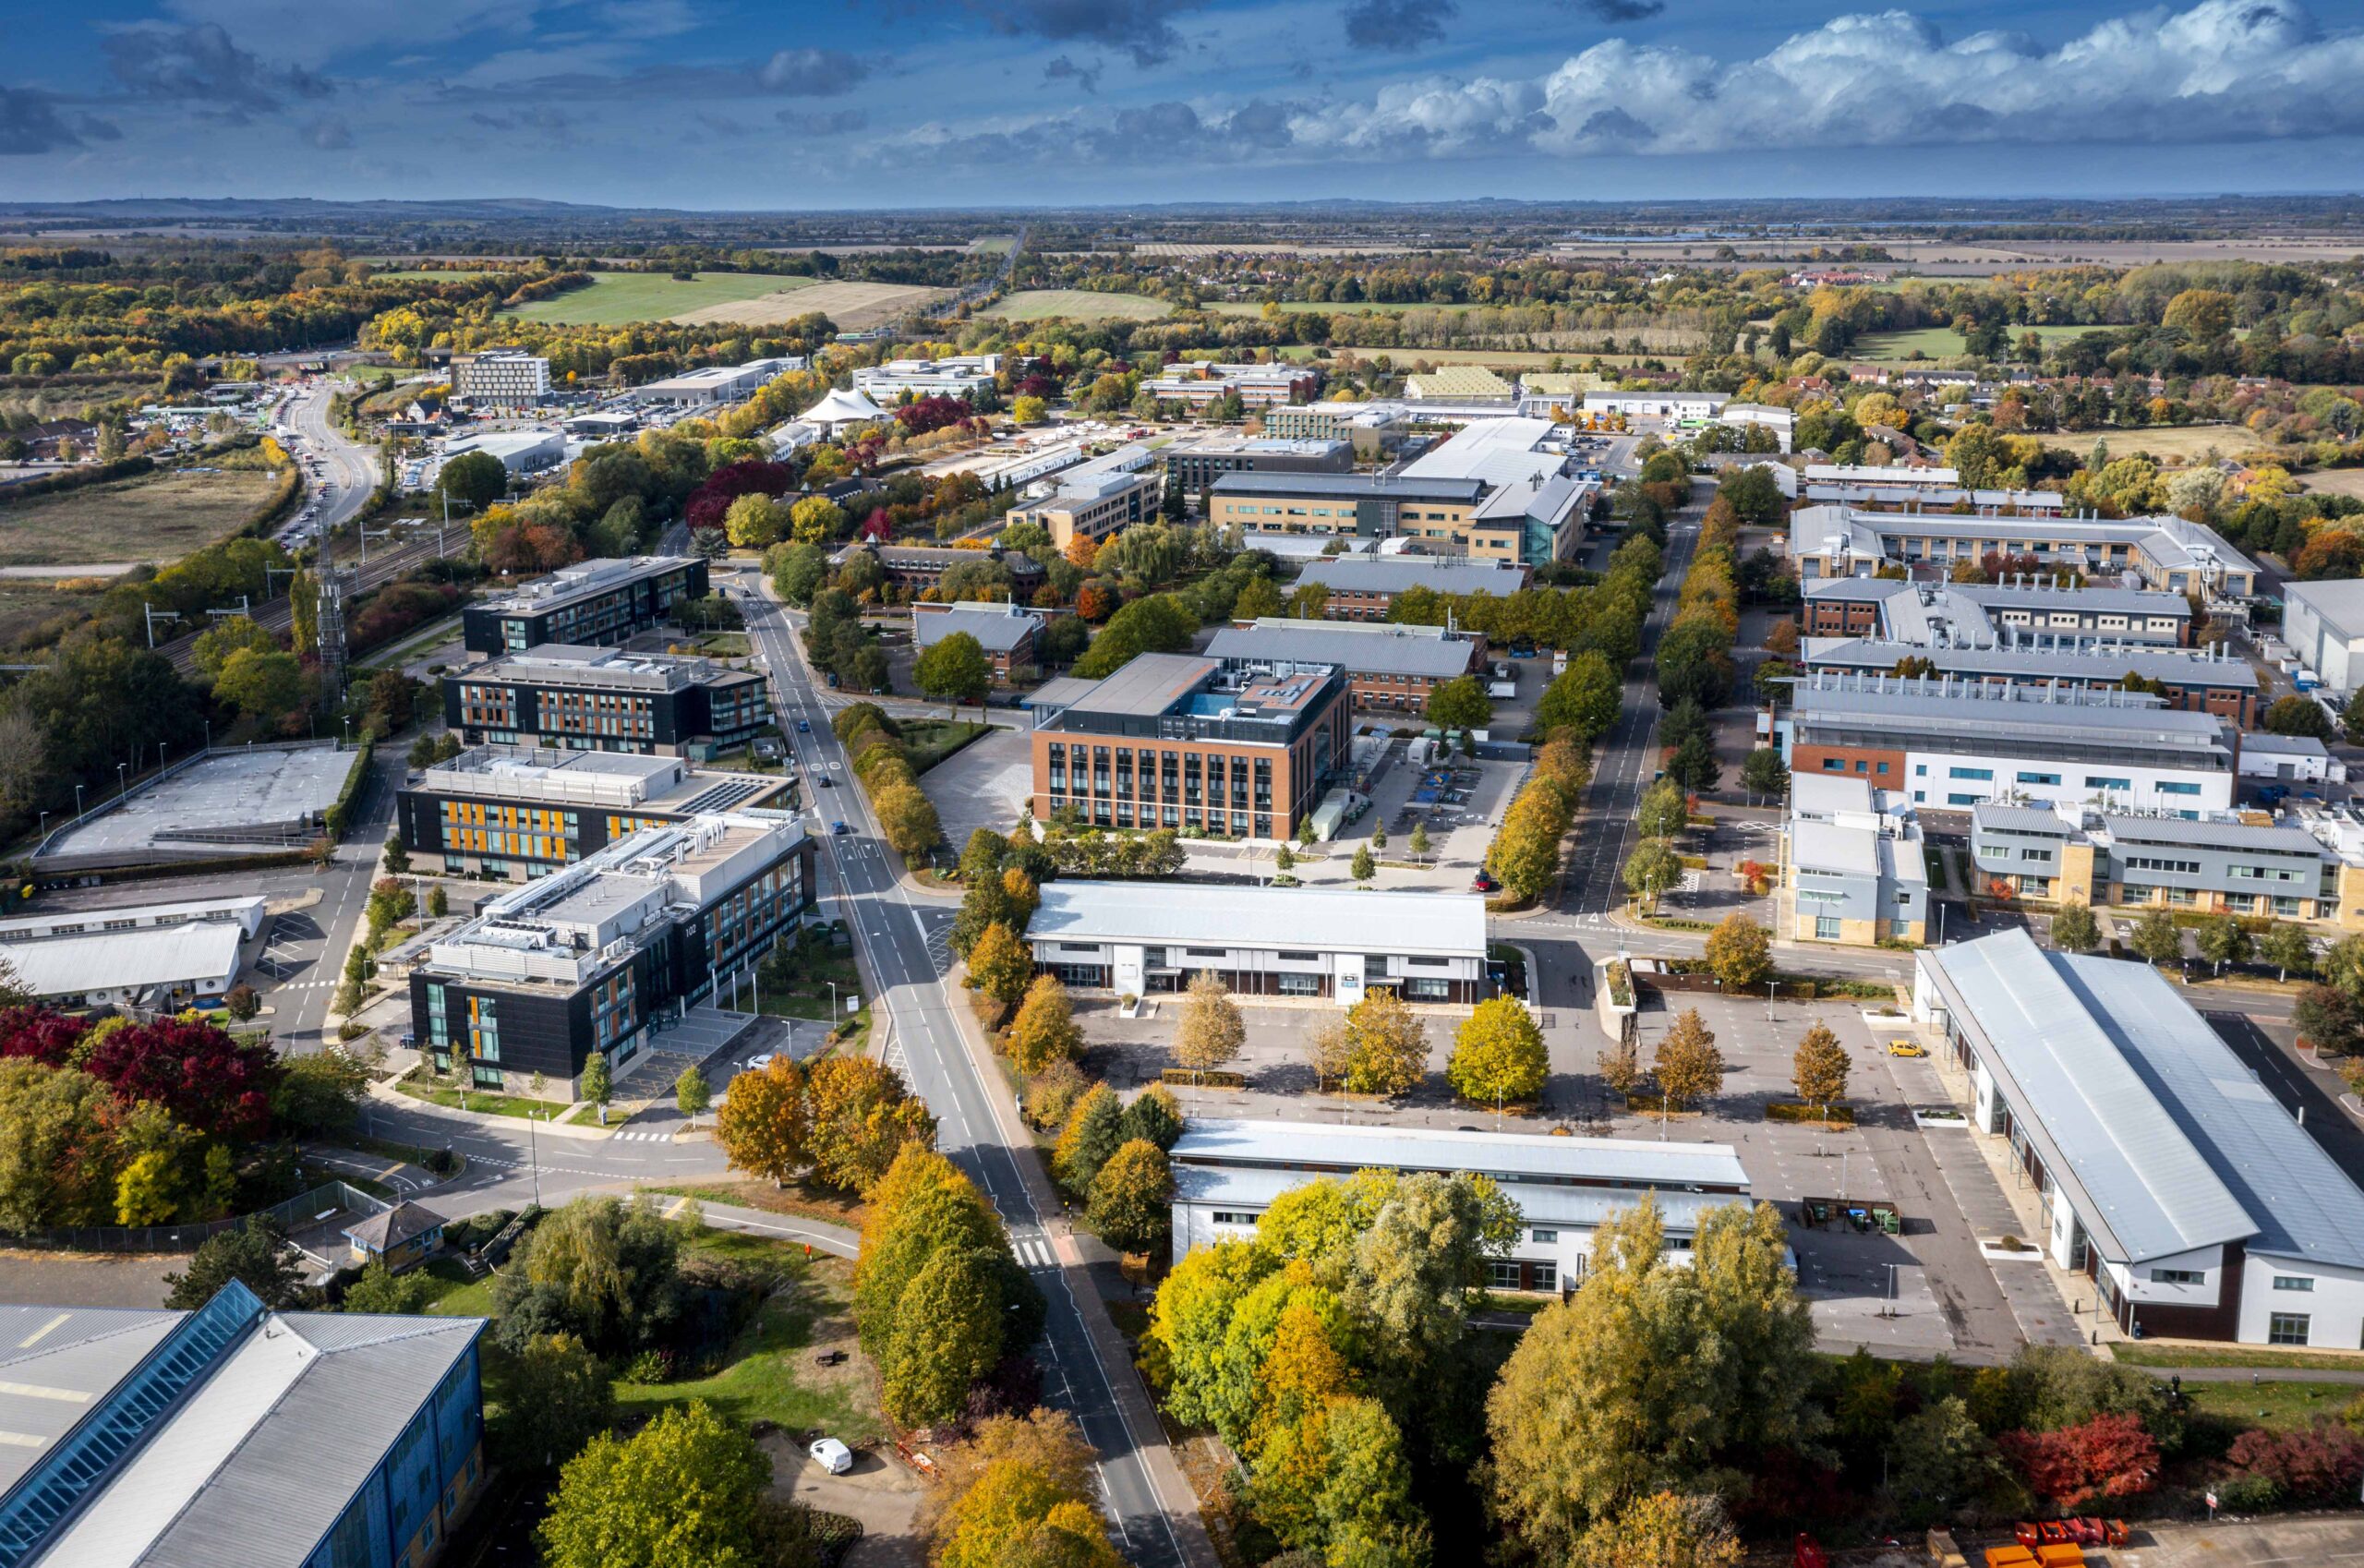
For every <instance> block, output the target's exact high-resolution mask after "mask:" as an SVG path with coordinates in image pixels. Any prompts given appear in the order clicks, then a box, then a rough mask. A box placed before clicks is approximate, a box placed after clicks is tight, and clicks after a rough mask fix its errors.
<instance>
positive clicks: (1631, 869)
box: [1625, 838, 1683, 905]
mask: <svg viewBox="0 0 2364 1568" xmlns="http://www.w3.org/2000/svg"><path fill="white" fill-rule="evenodd" d="M1682 880H1683V862H1682V861H1681V860H1680V859H1679V858H1677V856H1676V855H1675V852H1674V846H1673V845H1671V844H1670V843H1668V842H1667V841H1666V840H1665V839H1663V838H1645V839H1643V840H1642V842H1641V843H1640V844H1639V845H1638V846H1636V847H1635V849H1634V852H1633V853H1632V854H1630V855H1628V856H1626V857H1625V887H1626V888H1627V890H1628V891H1630V892H1631V893H1632V894H1633V895H1634V897H1635V898H1637V899H1641V900H1642V901H1643V902H1644V903H1645V904H1650V905H1655V904H1656V903H1657V902H1658V895H1659V894H1661V893H1663V892H1665V891H1666V890H1667V889H1668V888H1670V887H1673V886H1674V885H1675V884H1676V883H1678V882H1680V881H1682Z"/></svg>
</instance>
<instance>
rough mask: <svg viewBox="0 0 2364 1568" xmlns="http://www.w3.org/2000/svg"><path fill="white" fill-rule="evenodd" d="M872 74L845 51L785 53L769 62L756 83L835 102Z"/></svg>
mask: <svg viewBox="0 0 2364 1568" xmlns="http://www.w3.org/2000/svg"><path fill="white" fill-rule="evenodd" d="M869 74H870V66H869V64H868V62H866V61H864V60H862V59H861V58H859V57H857V56H855V55H852V54H847V53H846V52H845V51H844V50H842V49H783V50H781V51H780V52H779V53H778V54H774V55H773V56H772V57H771V58H770V59H768V60H766V61H765V62H764V63H763V66H761V67H760V68H759V69H758V70H757V71H756V72H755V79H756V81H757V82H759V83H761V84H762V86H763V87H764V88H765V90H767V91H771V92H796V93H802V94H803V95H804V96H806V97H808V98H833V97H835V96H837V95H838V93H840V92H850V91H852V90H853V88H854V84H855V83H856V82H859V81H861V80H862V78H864V77H866V76H868V75H869Z"/></svg>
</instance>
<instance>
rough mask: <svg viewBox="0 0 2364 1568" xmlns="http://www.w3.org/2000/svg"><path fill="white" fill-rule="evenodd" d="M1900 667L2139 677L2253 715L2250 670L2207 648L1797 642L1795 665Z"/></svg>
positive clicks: (2177, 695) (2006, 675)
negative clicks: (1797, 654)
mask: <svg viewBox="0 0 2364 1568" xmlns="http://www.w3.org/2000/svg"><path fill="white" fill-rule="evenodd" d="M1900 665H1909V667H1910V668H1912V669H1915V670H1918V671H1921V672H1923V673H1927V674H1933V675H1937V676H1941V677H1947V678H1950V679H1951V680H1953V681H1956V682H1957V683H1965V684H1966V683H1970V682H1974V681H1986V682H1990V683H1992V684H1995V685H2003V686H2026V687H2036V688H2056V689H2060V690H2068V689H2071V688H2082V689H2085V690H2089V691H2095V692H2105V691H2116V690H2118V689H2120V687H2121V685H2122V683H2123V682H2124V681H2128V680H2129V679H2132V680H2139V681H2143V682H2146V684H2145V685H2144V687H2143V688H2142V689H2143V690H2146V691H2148V690H2152V689H2153V688H2156V689H2157V691H2158V694H2159V695H2160V696H2162V697H2164V698H2165V701H2166V705H2167V706H2169V707H2177V708H2185V709H2189V710H2190V711H2192V712H2195V713H2213V714H2214V715H2216V716H2217V717H2218V718H2223V719H2225V720H2226V721H2228V722H2229V723H2231V724H2232V725H2233V726H2234V728H2236V729H2246V728H2248V727H2249V725H2252V724H2254V723H2256V722H2257V721H2258V717H2259V702H2258V678H2257V671H2256V670H2255V669H2251V668H2250V667H2249V661H2248V660H2246V659H2242V658H2236V657H2230V656H2228V655H2226V654H2225V653H2224V652H2223V651H2222V649H2221V648H2217V647H2213V646H2212V647H2209V648H2159V647H2121V646H2112V645H2109V644H2106V643H2103V642H2098V641H2096V642H2092V643H2087V644H2084V645H2081V646H2067V645H2055V646H2049V647H2020V646H2017V645H2011V644H2008V643H2006V644H2002V645H1992V644H1990V645H1984V646H1965V645H1960V644H1956V643H1935V644H1926V645H1924V644H1914V643H1902V642H1886V641H1881V640H1878V639H1875V638H1870V637H1809V638H1807V639H1806V640H1805V641H1804V643H1803V645H1802V646H1801V648H1800V657H1799V668H1801V669H1805V670H1809V671H1813V670H1826V669H1827V670H1831V671H1835V672H1839V673H1854V674H1864V675H1885V674H1888V673H1889V672H1890V671H1892V670H1894V669H1897V668H1898V667H1899V666H1900Z"/></svg>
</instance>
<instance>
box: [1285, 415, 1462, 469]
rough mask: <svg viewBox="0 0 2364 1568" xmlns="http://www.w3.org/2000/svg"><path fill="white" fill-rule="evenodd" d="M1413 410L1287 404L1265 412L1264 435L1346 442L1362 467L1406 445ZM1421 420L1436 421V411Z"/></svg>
mask: <svg viewBox="0 0 2364 1568" xmlns="http://www.w3.org/2000/svg"><path fill="white" fill-rule="evenodd" d="M1410 412H1411V411H1410V408H1409V406H1408V405H1407V404H1401V403H1305V404H1282V405H1278V406H1275V407H1272V408H1267V409H1265V410H1264V411H1263V413H1262V415H1261V416H1260V418H1261V419H1262V421H1263V425H1264V433H1265V434H1266V435H1268V436H1277V437H1279V438H1281V439H1282V440H1317V441H1345V442H1346V443H1347V444H1348V445H1349V446H1351V447H1353V448H1354V449H1355V460H1356V461H1357V462H1358V463H1369V462H1373V461H1376V460H1377V459H1378V458H1379V457H1380V455H1381V453H1382V452H1390V451H1393V450H1394V449H1395V448H1396V447H1398V446H1400V445H1402V444H1403V440H1404V428H1405V422H1406V421H1407V420H1408V419H1409V417H1410ZM1420 417H1421V418H1422V419H1424V420H1432V419H1434V418H1435V417H1436V412H1435V410H1434V409H1429V408H1424V409H1422V410H1421V411H1420Z"/></svg>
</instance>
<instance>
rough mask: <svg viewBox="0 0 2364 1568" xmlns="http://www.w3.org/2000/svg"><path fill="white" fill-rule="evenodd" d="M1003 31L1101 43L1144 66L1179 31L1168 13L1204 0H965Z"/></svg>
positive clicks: (1160, 57)
mask: <svg viewBox="0 0 2364 1568" xmlns="http://www.w3.org/2000/svg"><path fill="white" fill-rule="evenodd" d="M970 4H971V6H972V7H974V8H975V9H976V10H977V11H978V12H980V13H981V14H983V17H984V18H985V19H986V20H988V21H990V22H992V23H993V25H994V26H995V27H997V28H999V29H1000V30H1002V31H1004V32H1009V33H1025V34H1031V35H1033V36H1035V37H1039V38H1047V39H1049V40H1051V41H1052V42H1055V43H1063V42H1083V43H1101V44H1105V45H1107V46H1108V47H1109V48H1111V49H1122V50H1124V51H1126V52H1127V53H1128V54H1131V55H1132V57H1133V63H1134V64H1135V65H1137V66H1144V67H1146V66H1155V65H1159V64H1162V63H1164V61H1166V60H1169V59H1172V58H1173V57H1174V53H1175V51H1176V50H1178V49H1180V48H1181V47H1182V35H1181V34H1180V33H1178V32H1176V31H1175V30H1174V22H1173V18H1176V17H1177V16H1180V15H1181V14H1182V13H1183V12H1185V11H1195V10H1197V9H1199V7H1200V6H1202V5H1204V4H1205V0H970Z"/></svg>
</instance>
